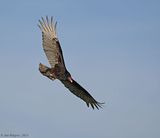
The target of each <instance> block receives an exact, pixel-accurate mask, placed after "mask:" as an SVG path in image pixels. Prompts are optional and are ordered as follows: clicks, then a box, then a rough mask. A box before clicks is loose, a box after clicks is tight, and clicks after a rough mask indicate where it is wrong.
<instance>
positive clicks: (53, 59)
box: [38, 16, 65, 67]
mask: <svg viewBox="0 0 160 138" xmlns="http://www.w3.org/2000/svg"><path fill="white" fill-rule="evenodd" d="M39 23H40V24H39V25H38V26H39V28H40V29H41V31H42V39H43V49H44V52H45V54H46V56H47V59H48V61H49V63H50V65H51V67H54V66H55V65H56V64H61V65H62V66H63V67H65V63H64V59H63V54H62V49H61V46H60V42H59V40H58V38H57V34H56V24H57V23H55V24H54V22H53V17H51V20H49V19H48V17H47V16H46V19H44V18H43V17H42V20H39Z"/></svg>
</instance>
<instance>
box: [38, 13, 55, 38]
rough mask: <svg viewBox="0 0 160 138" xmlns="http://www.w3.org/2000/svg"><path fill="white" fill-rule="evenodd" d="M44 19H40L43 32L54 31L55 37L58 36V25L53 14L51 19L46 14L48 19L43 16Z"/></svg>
mask: <svg viewBox="0 0 160 138" xmlns="http://www.w3.org/2000/svg"><path fill="white" fill-rule="evenodd" d="M41 19H42V20H39V23H40V24H38V27H39V28H40V29H41V31H42V32H52V35H53V37H54V38H57V33H56V27H57V22H55V23H54V21H53V16H51V20H49V19H48V16H46V20H45V19H44V18H43V17H41Z"/></svg>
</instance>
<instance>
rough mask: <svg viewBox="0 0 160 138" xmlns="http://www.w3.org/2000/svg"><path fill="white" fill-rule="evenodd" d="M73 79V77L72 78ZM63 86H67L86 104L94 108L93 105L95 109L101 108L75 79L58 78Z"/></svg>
mask: <svg viewBox="0 0 160 138" xmlns="http://www.w3.org/2000/svg"><path fill="white" fill-rule="evenodd" d="M72 80H73V79H72ZM60 81H61V82H62V83H63V84H64V86H65V87H67V88H68V89H69V90H70V91H71V92H72V93H73V94H75V95H76V96H78V97H79V98H81V99H82V100H83V101H85V102H86V104H87V106H88V107H89V105H91V106H92V108H93V109H94V108H95V107H96V108H97V109H99V108H102V106H101V105H102V104H104V103H99V102H97V101H96V100H95V99H94V98H93V97H92V96H91V95H90V94H89V93H88V92H87V91H86V90H85V89H84V88H83V87H82V86H80V85H79V84H78V83H77V82H76V81H75V80H73V82H70V81H69V80H60Z"/></svg>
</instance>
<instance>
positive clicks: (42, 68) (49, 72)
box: [39, 63, 56, 80]
mask: <svg viewBox="0 0 160 138" xmlns="http://www.w3.org/2000/svg"><path fill="white" fill-rule="evenodd" d="M39 71H40V72H41V74H42V75H44V76H46V77H48V78H49V79H51V80H55V79H56V77H55V75H54V70H53V69H52V68H49V67H47V66H45V65H43V64H41V63H40V64H39Z"/></svg>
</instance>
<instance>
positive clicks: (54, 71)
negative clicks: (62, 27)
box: [38, 16, 103, 109]
mask: <svg viewBox="0 0 160 138" xmlns="http://www.w3.org/2000/svg"><path fill="white" fill-rule="evenodd" d="M56 25H57V22H56V23H54V22H53V17H51V19H50V20H49V19H48V17H47V16H46V19H44V18H43V17H42V19H41V20H39V24H38V26H39V28H40V29H41V31H42V39H43V50H44V52H45V54H46V56H47V59H48V61H49V63H50V65H51V68H49V67H47V66H45V65H43V64H41V63H40V64H39V71H40V72H41V73H42V74H43V75H44V76H46V77H48V78H49V79H51V80H55V79H58V80H60V81H61V82H62V83H63V84H64V86H65V87H67V88H68V89H69V90H70V91H71V92H72V93H73V94H75V95H76V96H78V97H79V98H81V99H82V100H83V101H85V102H86V104H87V106H88V107H89V105H91V107H92V108H93V109H94V108H95V107H96V108H97V109H99V107H102V106H101V105H102V104H103V103H100V102H97V101H96V100H95V99H94V98H93V97H92V96H91V95H90V94H89V93H88V92H87V91H86V90H85V89H84V88H83V87H82V86H80V85H79V84H78V83H77V82H76V81H75V80H74V79H73V78H72V77H71V74H70V73H69V72H68V70H67V68H66V66H65V63H64V59H63V53H62V49H61V46H60V42H59V40H58V38H57V34H56Z"/></svg>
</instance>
